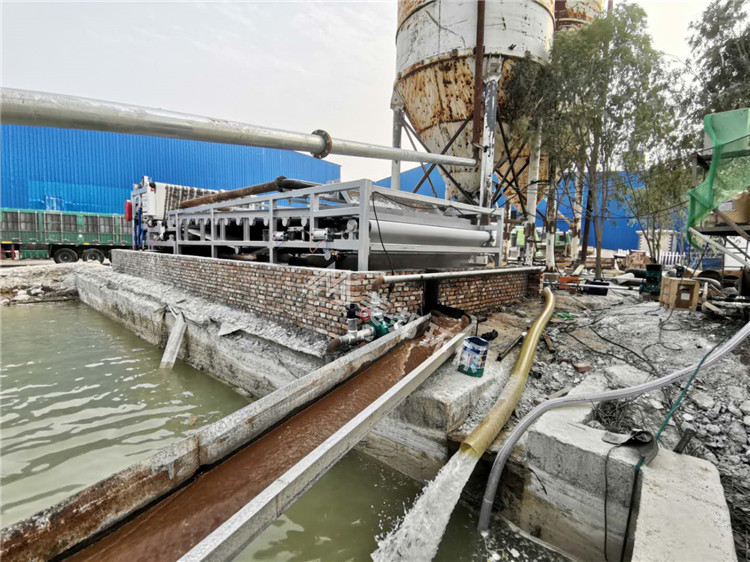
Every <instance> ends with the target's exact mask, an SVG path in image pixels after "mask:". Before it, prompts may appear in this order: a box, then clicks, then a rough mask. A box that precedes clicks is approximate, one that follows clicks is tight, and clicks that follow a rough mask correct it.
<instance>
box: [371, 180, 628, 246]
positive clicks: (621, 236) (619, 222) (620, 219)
mask: <svg viewBox="0 0 750 562" xmlns="http://www.w3.org/2000/svg"><path fill="white" fill-rule="evenodd" d="M422 176H424V171H423V170H422V168H421V167H417V168H412V169H411V170H405V171H403V172H401V189H402V190H405V191H411V190H413V189H414V188H415V187H416V185H417V183H419V180H421V179H422ZM430 180H431V181H432V185H433V187H434V188H435V192H436V193H437V196H438V197H440V198H443V197H445V181H444V180H443V177H442V176H441V175H440V173H439V172H438V170H437V168H435V169H434V170H433V171H432V173H431V174H430ZM376 184H377V185H381V186H383V187H390V186H391V178H390V176H389V177H387V178H383V179H382V180H380V181H378V182H376ZM417 193H419V194H420V195H430V196H433V197H434V196H435V194H434V193H433V191H432V188H431V187H430V184H429V183H428V182H427V181H426V180H425V182H424V183H423V184H422V185H421V186H420V187H419V191H418V192H417ZM500 203H501V205H502V204H504V198H501V199H500ZM584 205H585V202H584ZM607 207H608V209H609V214H610V216H611V217H612V220H608V221H607V222H606V225H605V227H604V233H603V236H602V247H603V248H604V249H606V250H637V249H638V234H637V232H636V231H637V230H638V227H637V226H636V225H635V224H633V221H632V220H631V219H630V218H628V217H629V216H630V215H631V213H630V212H629V209H628V208H627V207H625V206H622V205H621V204H620V203H618V202H617V201H614V200H610V202H609V204H608V205H607ZM584 208H585V207H584ZM538 210H539V211H540V212H541V213H542V214H544V213H545V212H546V211H547V201H546V200H545V201H542V202H541V203H540V204H539V207H538ZM560 211H561V212H562V214H564V215H565V216H567V217H570V216H571V215H572V213H571V210H570V209H569V208H567V207H566V206H564V205H563V206H561V208H560ZM536 224H537V226H542V225H543V220H542V218H541V217H540V216H539V215H537V221H536ZM557 228H558V230H560V231H561V232H567V231H568V230H569V227H568V223H567V222H565V221H563V220H560V221H557ZM589 245H590V246H592V247H594V246H595V245H596V238H595V235H594V228H593V225H592V226H591V232H590V234H589Z"/></svg>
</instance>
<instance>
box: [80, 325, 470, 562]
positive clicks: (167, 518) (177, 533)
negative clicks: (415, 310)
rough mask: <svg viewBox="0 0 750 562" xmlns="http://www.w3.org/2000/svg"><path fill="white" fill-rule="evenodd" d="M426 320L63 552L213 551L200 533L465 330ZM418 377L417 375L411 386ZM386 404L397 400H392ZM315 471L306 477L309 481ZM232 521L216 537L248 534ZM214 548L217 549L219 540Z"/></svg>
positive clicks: (171, 555)
mask: <svg viewBox="0 0 750 562" xmlns="http://www.w3.org/2000/svg"><path fill="white" fill-rule="evenodd" d="M432 322H433V323H434V324H436V325H437V326H438V327H440V328H442V330H440V331H438V332H435V331H430V332H427V333H426V334H424V335H422V336H421V337H419V338H417V339H414V340H411V341H408V342H405V343H403V344H401V345H400V346H399V347H397V348H395V349H394V350H392V351H391V352H390V353H389V354H388V355H386V356H385V357H383V358H381V359H380V360H378V361H377V362H375V363H374V364H372V365H371V366H370V367H368V368H367V369H365V370H364V371H362V372H361V373H360V374H358V375H357V376H355V377H354V378H352V379H350V380H349V381H347V382H345V383H344V384H342V385H341V386H339V387H338V388H336V389H335V390H333V391H332V392H330V393H328V394H327V395H325V396H324V397H323V398H321V399H320V400H318V401H317V402H315V403H313V404H312V405H310V406H308V407H307V408H305V409H304V410H302V411H301V412H299V413H298V414H296V415H295V416H293V417H292V418H290V419H289V420H287V421H285V422H283V423H281V424H280V425H278V426H277V427H275V428H274V429H273V430H271V431H270V432H268V433H266V434H265V435H264V436H262V437H261V438H260V439H258V440H256V441H254V442H253V443H251V444H250V445H248V446H246V447H244V448H243V449H241V450H240V451H239V452H237V453H235V454H234V455H232V456H230V457H229V458H228V459H226V460H225V461H223V462H221V463H220V464H218V465H216V466H215V467H213V468H212V469H211V470H209V471H207V472H204V473H202V474H200V475H199V476H197V477H196V478H194V479H193V480H192V481H191V482H190V483H189V484H187V485H186V486H183V487H182V488H180V489H178V490H177V491H175V492H173V493H171V494H170V495H168V496H167V497H166V498H164V499H162V500H161V501H159V502H158V503H156V504H155V505H153V506H152V507H150V508H149V509H147V510H146V511H144V512H142V513H140V514H139V515H137V516H136V517H135V518H133V519H131V520H130V521H128V522H126V523H124V524H122V525H120V526H119V527H118V528H116V529H115V530H114V531H112V532H111V533H109V534H107V535H105V536H103V537H102V538H100V539H99V540H98V541H97V542H95V543H93V544H91V545H90V546H88V547H86V548H84V549H83V550H80V551H79V552H76V553H73V554H71V555H70V556H68V559H69V560H100V559H106V560H110V561H120V560H121V561H127V562H132V561H133V560H175V559H177V558H180V557H182V556H184V555H185V554H186V553H188V552H189V551H190V552H191V558H192V559H201V558H202V557H203V555H202V554H201V551H200V548H199V549H198V551H196V552H193V551H191V549H194V547H196V545H199V543H200V545H199V546H202V547H203V552H204V553H206V554H207V556H210V555H213V554H214V553H215V551H216V550H217V549H216V548H213V547H212V542H215V541H211V540H208V539H206V538H207V537H210V536H211V535H212V532H214V531H215V530H217V529H219V528H221V529H219V531H221V530H223V529H224V528H225V522H227V523H229V522H232V523H234V522H236V520H237V518H238V516H241V515H242V510H243V508H245V507H246V506H247V505H248V504H249V502H251V501H253V500H254V499H257V498H259V497H260V496H262V495H263V494H267V493H268V488H269V486H271V485H272V484H274V485H276V483H278V482H279V480H280V479H281V477H282V476H283V475H285V474H286V473H288V472H293V471H292V470H291V469H293V468H295V467H298V466H299V465H300V464H303V463H302V461H303V460H306V459H309V458H310V457H311V454H312V453H314V452H315V451H316V449H318V448H319V446H320V445H322V444H324V442H327V440H328V442H330V440H331V439H332V438H333V437H336V436H337V435H339V434H340V433H341V432H342V431H343V429H344V428H345V426H347V425H350V424H355V425H358V424H360V420H361V421H362V425H366V423H365V422H366V421H369V422H370V423H374V422H375V421H377V419H379V418H378V416H374V415H373V416H371V418H372V419H370V420H365V419H363V418H361V416H362V415H363V414H364V413H365V412H366V411H367V410H368V408H371V407H372V406H373V405H376V404H378V403H379V402H383V399H384V398H385V397H386V395H388V394H389V393H390V394H391V395H392V397H393V400H391V402H397V399H398V398H399V397H401V398H402V397H403V396H405V394H397V393H396V391H398V392H399V393H400V392H401V391H402V390H403V392H404V393H408V392H410V391H411V390H413V388H412V387H407V386H406V385H405V382H406V379H409V378H410V377H411V376H412V374H414V373H417V372H418V371H420V370H422V371H425V374H424V376H425V377H426V376H427V375H428V374H429V372H431V371H429V370H425V365H426V364H427V363H430V362H431V361H432V358H431V356H433V355H434V354H436V350H437V349H438V348H440V349H441V350H443V349H444V348H445V342H446V340H448V339H450V340H451V342H452V341H454V340H456V338H455V337H453V339H451V337H452V336H455V335H456V334H459V333H460V332H461V331H462V330H464V329H465V328H466V324H467V321H466V320H465V319H462V320H455V319H451V318H448V317H445V316H434V317H433V319H432ZM440 346H443V347H440ZM407 374H409V375H408V376H405V375H407ZM421 380H423V379H421ZM421 380H418V381H415V383H414V387H416V385H417V384H418V383H419V382H421ZM401 387H403V389H402V388H401ZM391 407H395V404H393V405H392V406H391ZM384 411H385V410H381V411H380V413H381V414H382V412H384ZM349 441H351V442H350V443H349V442H347V443H346V444H345V446H344V445H342V446H341V447H340V449H341V452H340V455H339V456H338V457H337V458H335V459H333V460H328V461H326V462H328V465H327V466H325V467H324V468H323V469H322V471H323V472H324V471H325V470H326V469H327V468H330V466H331V465H332V464H333V463H334V462H335V461H336V460H338V458H340V456H341V455H343V453H344V452H346V450H348V449H350V448H351V447H352V446H353V445H354V444H355V443H356V440H351V439H349ZM342 443H343V442H342ZM308 468H309V467H308ZM321 473H322V472H321ZM318 476H319V474H318ZM315 479H316V478H313V479H312V480H310V482H309V484H312V482H314V480H315ZM309 484H308V485H309ZM299 493H301V491H300V492H299ZM276 515H277V514H276ZM274 518H275V517H274ZM228 520H231V521H228ZM237 525H238V527H236V528H231V529H228V530H227V534H226V535H225V536H218V537H216V538H215V540H218V541H219V542H220V543H221V542H224V541H228V542H231V541H232V540H235V541H236V540H237V536H240V537H241V538H242V540H241V541H240V542H242V541H246V540H247V538H248V536H247V535H242V533H239V530H240V529H241V528H242V525H243V522H242V521H240V522H239V523H237ZM259 530H260V529H257V530H254V531H253V533H256V532H258V531H259ZM207 540H208V542H207ZM214 546H215V545H214ZM234 546H236V547H239V546H241V545H239V544H237V545H234ZM218 550H221V548H220V545H219V548H218Z"/></svg>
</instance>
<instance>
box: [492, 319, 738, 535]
mask: <svg viewBox="0 0 750 562" xmlns="http://www.w3.org/2000/svg"><path fill="white" fill-rule="evenodd" d="M748 336H750V323H747V324H745V325H744V326H743V327H742V328H741V329H740V330H739V331H738V332H737V333H736V334H735V335H734V336H732V338H731V339H730V340H729V341H728V342H727V343H725V344H724V345H723V346H722V347H720V348H719V349H716V350H714V351H712V352H711V353H710V354H709V356H708V358H706V359H705V361H703V364H702V367H704V368H706V367H710V366H711V365H713V364H714V363H716V362H717V361H719V360H720V359H721V358H722V357H724V356H725V355H726V354H727V353H729V352H730V351H732V350H733V349H734V348H735V347H737V346H738V345H739V344H740V343H742V341H743V340H744V339H745V338H747V337H748ZM699 366H700V363H699V364H696V365H690V366H689V367H685V368H684V369H680V370H679V371H675V372H674V373H672V374H670V375H667V376H664V377H661V378H659V379H656V380H654V381H649V382H646V383H643V384H639V385H636V386H631V387H628V388H620V389H617V390H605V391H602V392H592V393H590V394H577V395H573V396H570V395H569V396H563V397H561V398H554V399H552V400H547V401H546V402H542V403H541V404H539V405H538V406H536V407H535V408H534V409H533V410H531V411H530V412H529V413H528V414H526V415H525V416H524V418H523V419H522V420H521V422H520V423H519V424H518V425H517V426H516V427H515V428H513V431H512V432H511V433H510V435H509V436H508V438H507V439H506V440H505V443H503V446H502V448H501V449H500V451H499V452H498V453H497V456H496V457H495V462H494V463H493V465H492V471H491V472H490V476H489V478H488V480H487V487H486V488H485V491H484V498H483V499H482V510H481V512H480V514H479V530H480V531H486V530H487V529H488V528H489V526H490V515H491V513H492V505H493V503H494V501H495V494H496V493H497V486H498V484H499V482H500V476H501V475H502V473H503V468H505V463H506V462H507V461H508V457H510V454H511V452H512V451H513V448H514V447H515V446H516V443H518V440H519V439H521V436H522V435H523V434H524V433H525V432H526V430H527V429H528V428H529V427H530V426H531V424H533V423H534V422H535V421H536V420H537V419H538V418H539V417H540V416H541V415H542V414H544V413H546V412H548V411H550V410H554V409H555V408H562V407H564V406H576V405H579V404H590V403H591V402H608V401H610V400H620V399H624V398H633V397H635V396H639V395H641V394H645V393H646V392H652V391H654V390H657V389H659V388H662V387H663V386H667V385H668V384H672V383H674V382H677V381H678V380H680V379H683V378H685V377H687V376H689V375H691V374H692V373H693V372H694V371H695V370H696V369H697V368H698V367H699Z"/></svg>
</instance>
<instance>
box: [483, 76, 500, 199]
mask: <svg viewBox="0 0 750 562" xmlns="http://www.w3.org/2000/svg"><path fill="white" fill-rule="evenodd" d="M497 81H498V78H497V76H492V77H490V78H488V79H487V81H486V82H485V83H484V122H483V129H482V155H481V159H480V161H481V176H480V178H481V179H480V181H481V184H480V186H479V206H480V207H489V206H490V194H491V193H492V175H493V173H494V168H495V122H496V121H497Z"/></svg>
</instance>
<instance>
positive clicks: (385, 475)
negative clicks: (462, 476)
mask: <svg viewBox="0 0 750 562" xmlns="http://www.w3.org/2000/svg"><path fill="white" fill-rule="evenodd" d="M1 320H2V327H1V328H2V331H1V338H2V357H1V360H0V385H1V387H0V388H1V389H2V390H1V391H0V408H1V411H2V415H1V416H0V431H1V435H0V438H1V439H0V443H1V445H0V446H1V450H2V468H1V471H0V497H1V499H2V510H1V511H0V514H1V516H2V526H7V525H9V524H12V523H13V522H15V521H18V520H20V519H23V518H24V517H26V516H28V515H31V514H33V513H36V512H37V511H39V510H40V509H43V508H45V507H48V506H50V505H53V504H54V503H56V502H58V501H60V500H61V499H63V498H65V497H67V496H69V495H71V494H73V493H75V492H77V491H79V490H81V489H83V488H84V487H86V486H88V485H90V484H93V483H94V482H97V481H98V480H101V479H102V478H105V477H107V476H109V475H111V474H112V473H114V472H117V471H119V470H121V469H123V468H125V467H126V466H129V465H131V464H133V463H134V462H136V461H138V460H141V459H144V458H146V457H148V456H149V455H150V454H153V453H154V452H155V451H156V450H157V449H159V448H161V447H163V446H165V445H167V444H169V443H171V442H173V441H176V440H179V439H182V438H184V437H186V436H187V435H189V434H190V433H191V432H194V431H195V430H196V429H197V428H199V427H201V426H203V425H206V424H208V423H210V422H213V421H216V420H218V419H220V418H221V417H223V416H225V415H227V414H229V413H231V412H233V411H235V410H237V409H239V408H241V407H243V406H244V405H246V404H247V400H245V399H244V398H242V397H241V396H239V395H238V394H236V393H235V392H233V391H232V390H231V389H230V388H229V387H227V386H225V385H224V384H222V383H221V382H219V381H217V380H215V379H213V378H212V377H210V376H209V375H206V374H204V373H201V372H200V371H197V370H195V369H193V368H191V367H189V366H188V365H186V364H184V363H182V362H181V361H179V360H178V361H177V363H176V364H175V367H174V370H173V371H172V372H170V373H164V372H160V371H159V361H160V359H161V354H162V350H161V349H159V348H157V347H155V346H151V345H149V344H147V343H145V342H144V341H142V340H140V339H139V338H138V337H137V336H135V335H134V334H133V333H132V332H130V331H129V330H128V329H127V328H125V327H123V326H121V325H120V324H118V323H116V322H114V321H112V320H110V319H108V318H106V317H105V316H103V315H101V314H99V313H98V312H96V311H94V310H92V309H90V308H89V307H87V306H86V305H85V304H83V303H80V302H67V303H55V304H36V305H19V306H13V307H4V308H3V309H2V319H1ZM420 489H421V486H420V485H419V484H418V483H417V482H415V481H413V480H411V479H409V478H407V477H405V476H403V475H401V474H400V473H398V472H397V471H395V470H392V469H390V468H388V467H387V466H385V465H383V464H381V463H379V462H377V461H375V460H373V459H371V458H369V457H367V456H365V455H363V454H360V453H357V452H351V453H349V454H348V455H347V456H346V457H344V459H343V460H342V461H340V462H339V463H338V464H337V465H335V466H334V468H333V469H331V470H330V471H329V472H328V473H327V474H326V475H325V476H323V478H321V480H320V481H319V482H318V483H317V484H315V485H314V486H313V487H312V488H311V489H310V490H309V491H308V492H307V493H306V494H305V495H304V496H302V498H300V500H299V501H297V503H296V504H295V505H294V506H292V508H291V509H290V510H289V511H288V512H287V513H286V514H284V515H283V516H282V517H280V518H279V519H278V520H277V521H276V522H275V523H274V524H273V525H271V526H270V527H269V528H268V529H266V530H265V531H264V532H263V533H262V534H261V535H259V536H258V537H257V538H256V539H255V540H254V541H253V542H252V543H251V544H250V545H249V546H248V547H247V548H246V549H245V551H244V552H242V553H241V554H240V555H239V556H238V560H272V561H282V560H284V561H287V560H288V561H293V560H300V561H302V560H305V561H306V560H323V561H328V560H369V555H370V553H371V552H373V551H374V550H375V548H376V546H377V544H376V537H377V536H378V535H381V534H382V533H383V532H384V531H387V530H389V529H390V528H391V526H392V525H393V524H394V522H395V521H396V520H397V519H398V518H400V517H401V516H403V514H404V509H405V507H408V506H410V505H411V504H412V503H413V501H414V499H415V498H416V496H417V494H418V493H419V491H420ZM475 529H476V515H475V514H474V513H473V512H472V511H471V510H469V509H468V508H466V507H464V506H462V505H459V506H458V508H457V509H456V511H455V512H454V513H453V516H452V518H451V522H450V525H449V526H448V529H447V532H446V536H445V538H444V540H443V542H442V544H441V547H440V551H439V552H438V556H437V560H487V559H488V555H489V553H488V551H487V549H486V548H485V545H484V541H483V539H482V538H481V537H480V536H479V535H478V534H477V533H476V530H475ZM521 542H523V541H521ZM514 544H515V545H516V547H517V548H518V550H521V552H522V556H521V558H520V559H522V560H523V559H529V558H532V559H534V558H537V556H534V555H533V554H532V552H534V551H535V550H537V549H535V548H533V546H531V545H528V544H527V545H525V548H524V549H521V547H520V544H519V543H518V542H515V543H514ZM493 550H494V549H493ZM517 552H518V551H515V549H513V548H512V547H511V544H508V543H506V542H505V541H503V544H502V546H501V547H500V548H498V549H497V551H496V553H495V554H494V557H493V558H495V559H500V558H502V559H510V560H514V559H516V558H515V557H516V556H517V555H518V554H517ZM511 553H512V555H511ZM498 554H499V556H498ZM529 554H531V556H528V555H529ZM537 554H540V553H537ZM541 558H545V556H544V555H542V556H541Z"/></svg>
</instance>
